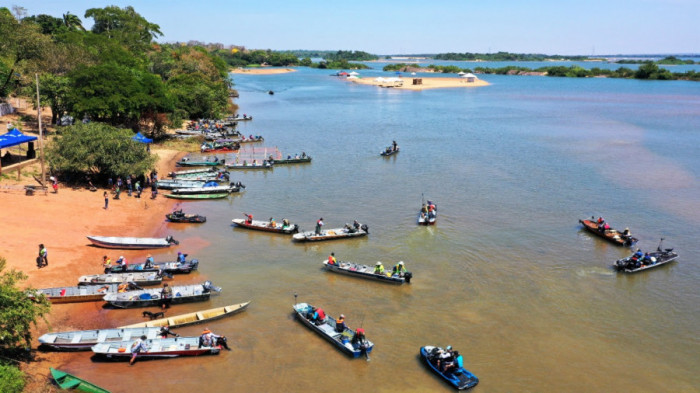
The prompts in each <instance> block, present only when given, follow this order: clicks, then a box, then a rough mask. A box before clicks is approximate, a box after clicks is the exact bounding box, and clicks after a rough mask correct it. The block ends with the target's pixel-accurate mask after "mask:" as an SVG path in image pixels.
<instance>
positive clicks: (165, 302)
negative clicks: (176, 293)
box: [160, 283, 173, 310]
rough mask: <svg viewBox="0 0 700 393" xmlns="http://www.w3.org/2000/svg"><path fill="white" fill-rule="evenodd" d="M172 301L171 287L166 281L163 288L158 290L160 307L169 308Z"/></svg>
mask: <svg viewBox="0 0 700 393" xmlns="http://www.w3.org/2000/svg"><path fill="white" fill-rule="evenodd" d="M172 301H173V289H172V288H171V287H169V286H168V283H165V284H163V290H162V291H160V308H161V309H163V310H165V309H166V308H170V303H172Z"/></svg>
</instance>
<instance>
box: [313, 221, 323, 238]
mask: <svg viewBox="0 0 700 393" xmlns="http://www.w3.org/2000/svg"><path fill="white" fill-rule="evenodd" d="M322 227H323V217H321V218H319V219H318V221H316V230H315V231H314V233H315V234H317V235H320V234H321V228H322Z"/></svg>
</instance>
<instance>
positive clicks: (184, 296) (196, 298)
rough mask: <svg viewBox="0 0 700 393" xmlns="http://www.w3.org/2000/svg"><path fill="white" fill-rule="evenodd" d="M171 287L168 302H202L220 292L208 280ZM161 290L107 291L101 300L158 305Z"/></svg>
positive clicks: (125, 305)
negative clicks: (170, 295)
mask: <svg viewBox="0 0 700 393" xmlns="http://www.w3.org/2000/svg"><path fill="white" fill-rule="evenodd" d="M171 288H172V295H173V296H172V297H171V298H170V302H169V303H170V304H182V303H191V302H202V301H205V300H209V298H210V297H211V295H212V293H219V292H221V288H219V287H215V286H213V285H212V284H211V282H210V281H205V282H204V283H203V284H193V285H176V286H172V287H171ZM162 292H163V288H153V289H142V290H139V291H128V292H121V293H119V292H118V293H108V294H107V295H105V297H104V298H102V300H104V301H106V302H107V303H109V304H111V305H113V306H115V307H119V308H131V307H149V306H158V305H160V304H161V302H162V300H161V298H160V294H161V293H162Z"/></svg>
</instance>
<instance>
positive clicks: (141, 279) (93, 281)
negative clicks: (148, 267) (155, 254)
mask: <svg viewBox="0 0 700 393" xmlns="http://www.w3.org/2000/svg"><path fill="white" fill-rule="evenodd" d="M123 282H132V283H134V284H136V285H142V286H146V285H160V283H161V282H163V276H161V275H160V274H158V272H156V271H152V272H131V273H107V274H90V275H85V276H80V278H78V285H104V284H121V283H123Z"/></svg>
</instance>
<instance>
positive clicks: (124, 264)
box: [114, 255, 128, 272]
mask: <svg viewBox="0 0 700 393" xmlns="http://www.w3.org/2000/svg"><path fill="white" fill-rule="evenodd" d="M114 263H116V264H117V266H119V269H120V271H122V272H125V271H126V268H127V266H128V262H127V261H126V258H124V256H123V255H121V256H120V257H119V259H117V261H116V262H114Z"/></svg>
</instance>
